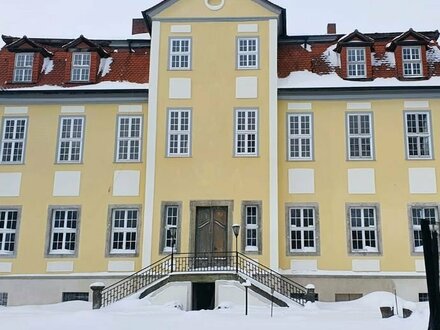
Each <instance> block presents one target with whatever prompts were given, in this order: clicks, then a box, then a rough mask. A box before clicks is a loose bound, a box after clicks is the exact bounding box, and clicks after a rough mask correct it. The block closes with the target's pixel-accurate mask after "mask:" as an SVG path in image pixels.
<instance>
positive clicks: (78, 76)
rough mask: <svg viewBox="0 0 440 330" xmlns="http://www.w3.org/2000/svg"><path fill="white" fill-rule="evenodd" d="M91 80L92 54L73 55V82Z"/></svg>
mask: <svg viewBox="0 0 440 330" xmlns="http://www.w3.org/2000/svg"><path fill="white" fill-rule="evenodd" d="M89 79H90V53H73V54H72V76H71V80H72V81H76V82H81V81H89Z"/></svg>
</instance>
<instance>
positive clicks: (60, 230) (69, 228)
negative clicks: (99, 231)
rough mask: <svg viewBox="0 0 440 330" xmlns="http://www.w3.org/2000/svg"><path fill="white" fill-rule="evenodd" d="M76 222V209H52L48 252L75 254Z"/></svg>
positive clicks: (77, 213)
mask: <svg viewBox="0 0 440 330" xmlns="http://www.w3.org/2000/svg"><path fill="white" fill-rule="evenodd" d="M78 222H79V210H78V209H53V210H52V219H51V234H50V248H49V254H65V255H68V254H72V255H73V254H75V251H76V242H77V236H78Z"/></svg>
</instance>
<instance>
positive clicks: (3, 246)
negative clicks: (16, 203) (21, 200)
mask: <svg viewBox="0 0 440 330" xmlns="http://www.w3.org/2000/svg"><path fill="white" fill-rule="evenodd" d="M13 213H15V215H16V217H15V219H9V220H8V217H9V215H10V214H13ZM20 216H21V214H20V210H18V209H15V208H7V207H6V208H0V219H1V218H3V220H0V234H1V239H0V256H14V255H15V253H16V250H17V242H18V239H17V237H18V226H19V223H20ZM2 222H3V223H2ZM8 227H11V228H8ZM7 237H9V240H6V238H7ZM11 244H12V246H13V247H12V249H11V246H10V245H11ZM7 245H8V247H7Z"/></svg>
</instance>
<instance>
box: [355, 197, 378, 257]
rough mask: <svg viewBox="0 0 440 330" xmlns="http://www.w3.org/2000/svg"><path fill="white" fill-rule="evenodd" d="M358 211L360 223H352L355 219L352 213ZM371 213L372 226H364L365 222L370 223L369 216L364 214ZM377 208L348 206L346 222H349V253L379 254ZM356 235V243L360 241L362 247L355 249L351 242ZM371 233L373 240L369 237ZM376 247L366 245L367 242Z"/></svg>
mask: <svg viewBox="0 0 440 330" xmlns="http://www.w3.org/2000/svg"><path fill="white" fill-rule="evenodd" d="M355 210H356V211H360V218H359V220H360V223H354V221H355V219H354V218H353V213H352V211H355ZM369 211H373V213H372V219H373V221H374V224H370V223H368V225H366V221H370V220H371V217H370V214H366V212H369ZM377 213H378V212H377V207H375V206H350V207H349V208H348V222H349V228H350V230H349V238H350V240H349V241H350V252H351V253H376V254H377V253H379V252H380V251H379V222H378V216H377ZM355 233H356V235H359V236H356V242H357V241H360V244H361V245H362V247H361V248H359V247H355V241H354V240H353V235H354V234H355ZM372 233H373V235H374V239H371V237H369V236H370V235H371V234H372ZM373 240H374V243H375V245H376V246H369V245H372V244H370V243H368V242H369V241H373Z"/></svg>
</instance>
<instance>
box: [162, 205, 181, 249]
mask: <svg viewBox="0 0 440 330" xmlns="http://www.w3.org/2000/svg"><path fill="white" fill-rule="evenodd" d="M179 213H180V207H179V205H166V206H165V210H164V217H165V219H164V226H165V228H164V229H165V230H164V235H165V237H164V248H163V252H171V249H172V248H173V238H172V236H171V230H170V229H171V228H176V237H175V240H174V251H177V248H176V247H177V228H178V224H179V217H180V214H179Z"/></svg>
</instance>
